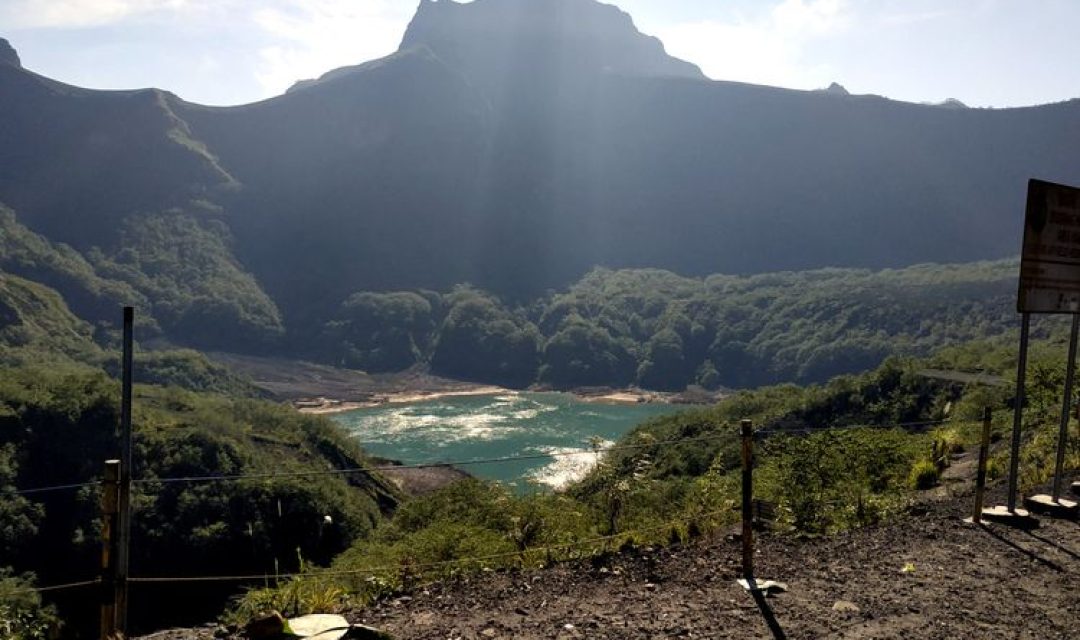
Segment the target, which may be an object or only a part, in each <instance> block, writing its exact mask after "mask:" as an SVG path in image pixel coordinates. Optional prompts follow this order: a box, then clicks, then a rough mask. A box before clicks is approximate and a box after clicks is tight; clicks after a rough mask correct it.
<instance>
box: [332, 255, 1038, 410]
mask: <svg viewBox="0 0 1080 640" xmlns="http://www.w3.org/2000/svg"><path fill="white" fill-rule="evenodd" d="M1016 273H1017V263H1016V262H1015V261H1012V260H1005V261H998V262H981V263H973V264H966V265H919V266H915V267H910V268H907V269H899V270H886V271H877V272H873V271H868V270H855V269H826V270H820V271H807V272H793V273H775V274H765V275H758V276H748V277H740V276H722V275H715V276H709V277H706V278H686V277H682V276H678V275H676V274H673V273H670V272H667V271H659V270H623V271H611V270H607V269H596V270H594V271H592V272H591V273H589V274H588V275H586V276H585V277H584V278H583V279H582V280H580V281H579V282H577V283H575V284H574V285H572V286H571V287H570V288H569V289H568V290H566V291H563V292H559V293H552V294H550V295H548V296H546V297H544V298H541V299H538V300H536V301H534V302H532V303H530V304H528V305H527V306H511V305H507V304H505V303H503V302H502V301H501V300H500V299H499V298H497V297H495V296H493V295H492V294H489V293H486V292H483V291H480V290H477V289H474V288H470V287H458V288H456V289H454V290H453V291H452V292H450V293H448V294H445V295H439V294H436V293H434V292H431V291H419V292H395V293H381V294H380V293H360V294H355V295H353V296H352V297H350V298H349V299H348V300H346V302H345V303H344V304H342V305H341V307H340V309H339V310H338V312H337V314H336V316H335V318H334V319H333V320H332V321H331V322H329V323H328V324H327V325H326V328H325V331H324V334H323V337H324V340H325V342H324V343H323V344H324V346H323V349H324V351H323V353H324V357H325V358H327V359H328V360H331V361H335V362H337V363H338V364H342V365H344V366H348V367H353V368H358V369H365V370H371V371H392V370H398V369H404V368H406V367H409V366H412V365H415V364H418V363H425V362H429V361H430V364H431V367H432V369H433V370H434V371H435V372H438V373H441V374H444V375H447V376H451V377H458V378H466V379H473V380H482V381H487V382H496V383H500V384H509V385H518V386H522V385H526V384H529V383H532V382H539V383H540V384H545V385H550V386H553V387H556V388H569V387H579V386H590V385H609V386H624V385H631V384H636V385H640V386H642V387H645V388H650V389H683V388H684V387H686V386H687V385H691V384H696V385H700V386H703V387H706V388H716V387H718V386H728V387H753V386H758V385H762V384H772V383H776V382H781V381H793V382H820V381H824V380H827V379H828V378H830V377H832V376H834V375H837V374H840V373H850V372H857V371H863V370H866V369H870V368H873V367H876V366H877V365H878V364H880V363H881V362H882V361H883V360H884V359H885V358H886V357H887V356H889V355H893V354H900V355H922V354H927V353H930V352H931V351H932V350H934V349H935V348H938V347H941V346H946V345H949V344H954V343H957V342H962V341H965V340H972V339H976V338H988V337H993V336H998V335H1003V334H1006V333H1008V332H1010V331H1011V330H1012V329H1014V328H1015V326H1016V324H1017V315H1016V313H1015V309H1014V296H1015V292H1016Z"/></svg>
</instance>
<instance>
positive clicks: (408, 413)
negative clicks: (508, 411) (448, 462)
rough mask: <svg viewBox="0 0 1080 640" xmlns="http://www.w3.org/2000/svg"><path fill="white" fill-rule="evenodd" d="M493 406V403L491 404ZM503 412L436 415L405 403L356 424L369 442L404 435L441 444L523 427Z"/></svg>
mask: <svg viewBox="0 0 1080 640" xmlns="http://www.w3.org/2000/svg"><path fill="white" fill-rule="evenodd" d="M489 408H493V407H489ZM522 429H523V427H521V426H519V425H514V424H511V423H510V417H509V416H507V415H503V414H499V413H467V414H462V415H456V416H453V415H451V416H445V415H433V414H430V413H426V412H423V411H422V410H417V407H404V408H401V409H396V410H393V411H388V412H386V413H383V414H381V415H378V416H371V417H369V418H366V419H363V420H360V421H359V422H358V423H356V424H355V425H354V426H353V427H352V431H353V433H354V434H356V436H357V437H358V438H359V439H360V440H362V441H365V442H379V443H390V442H394V441H396V440H399V439H401V438H421V439H423V440H426V441H429V442H431V443H432V444H436V445H438V446H440V447H443V446H446V445H447V444H450V443H454V442H460V441H462V440H498V439H502V438H507V437H510V436H512V435H515V434H517V433H520V432H521V431H522Z"/></svg>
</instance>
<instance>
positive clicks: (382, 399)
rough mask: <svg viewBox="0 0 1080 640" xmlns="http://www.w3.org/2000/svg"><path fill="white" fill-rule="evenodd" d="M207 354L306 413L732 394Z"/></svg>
mask: <svg viewBox="0 0 1080 640" xmlns="http://www.w3.org/2000/svg"><path fill="white" fill-rule="evenodd" d="M207 356H209V357H210V359H211V360H213V361H215V362H218V363H220V364H223V365H225V366H227V367H228V368H230V369H232V370H233V371H235V372H237V373H239V374H241V375H243V376H245V377H247V378H249V379H250V380H251V382H252V383H253V384H254V385H255V386H256V387H258V388H259V389H261V390H262V391H264V392H265V393H267V394H268V395H269V396H271V397H273V398H275V399H277V400H281V401H284V402H288V403H289V404H291V405H292V406H293V407H295V408H296V409H297V410H298V411H301V412H303V413H309V414H318V415H326V414H336V413H343V412H347V411H355V410H357V409H370V408H374V407H381V406H385V405H392V404H410V403H415V402H426V401H430V400H438V399H440V398H447V397H455V396H478V395H502V394H516V393H520V392H521V391H530V392H541V393H542V392H552V393H566V394H569V395H572V396H574V397H575V398H576V399H578V400H580V401H582V402H589V403H600V404H626V405H632V404H687V405H708V404H713V403H715V402H718V401H719V400H720V399H722V398H723V397H724V396H725V395H726V394H725V393H724V392H723V391H706V390H704V389H689V390H686V391H682V392H671V391H652V390H648V389H640V388H637V387H624V388H615V387H602V386H598V387H577V388H572V389H554V388H551V387H548V386H543V385H533V386H532V387H530V388H528V389H524V390H516V389H509V388H506V387H500V386H497V385H490V384H480V383H476V382H468V381H463V380H454V379H452V378H444V377H442V376H437V375H434V374H432V373H430V372H429V371H428V370H427V369H426V368H424V367H414V368H413V369H409V370H407V371H401V372H397V373H373V374H372V373H366V372H363V371H357V370H354V369H344V368H340V367H333V366H329V365H324V364H317V363H312V362H305V361H302V360H290V359H287V358H268V357H260V356H245V355H239V354H232V353H222V352H211V353H207Z"/></svg>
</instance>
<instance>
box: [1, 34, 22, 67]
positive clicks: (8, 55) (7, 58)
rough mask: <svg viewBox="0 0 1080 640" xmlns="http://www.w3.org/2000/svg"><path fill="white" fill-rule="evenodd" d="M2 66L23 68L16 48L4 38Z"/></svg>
mask: <svg viewBox="0 0 1080 640" xmlns="http://www.w3.org/2000/svg"><path fill="white" fill-rule="evenodd" d="M0 64H6V65H10V66H12V67H19V68H21V67H22V62H21V61H20V60H19V54H18V53H17V52H16V51H15V48H14V47H12V46H11V43H10V42H8V41H7V40H5V39H3V38H0Z"/></svg>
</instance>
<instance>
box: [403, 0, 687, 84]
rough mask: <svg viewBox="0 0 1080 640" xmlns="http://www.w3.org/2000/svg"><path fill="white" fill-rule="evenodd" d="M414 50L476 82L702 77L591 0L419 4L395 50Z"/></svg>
mask: <svg viewBox="0 0 1080 640" xmlns="http://www.w3.org/2000/svg"><path fill="white" fill-rule="evenodd" d="M416 46H426V47H428V48H430V49H431V50H432V51H433V52H434V53H435V54H436V55H437V56H439V57H440V58H441V59H442V60H443V61H444V62H446V63H447V64H450V65H451V66H454V67H457V68H459V69H460V70H461V71H462V72H464V73H465V74H466V75H468V76H470V77H471V78H472V79H474V80H478V81H480V82H481V83H486V82H485V81H486V80H488V79H491V80H495V81H499V80H500V79H505V74H506V73H507V72H511V73H523V74H533V73H537V72H538V71H539V72H547V73H550V72H553V71H558V72H559V73H563V74H575V75H578V74H586V75H588V74H591V73H615V74H620V75H630V76H667V77H683V78H694V79H705V76H704V75H703V74H702V73H701V70H700V69H699V68H698V67H697V66H696V65H694V64H691V63H689V62H686V61H684V60H679V59H678V58H674V57H672V56H669V55H668V54H667V52H666V51H665V50H664V45H663V43H661V42H660V40H658V39H656V38H653V37H650V36H647V35H645V34H643V33H641V32H640V31H638V29H637V27H635V26H634V21H633V19H632V18H631V17H630V15H629V14H627V13H625V12H623V11H621V10H620V9H619V8H618V7H616V6H614V5H609V4H603V3H601V2H597V1H596V0H474V1H473V2H469V3H459V2H453V1H452V0H422V1H421V3H420V6H419V8H418V9H417V11H416V15H415V17H413V19H412V22H411V23H410V24H409V28H408V30H407V31H406V32H405V37H404V38H403V39H402V42H401V50H405V49H409V48H412V47H416Z"/></svg>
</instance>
